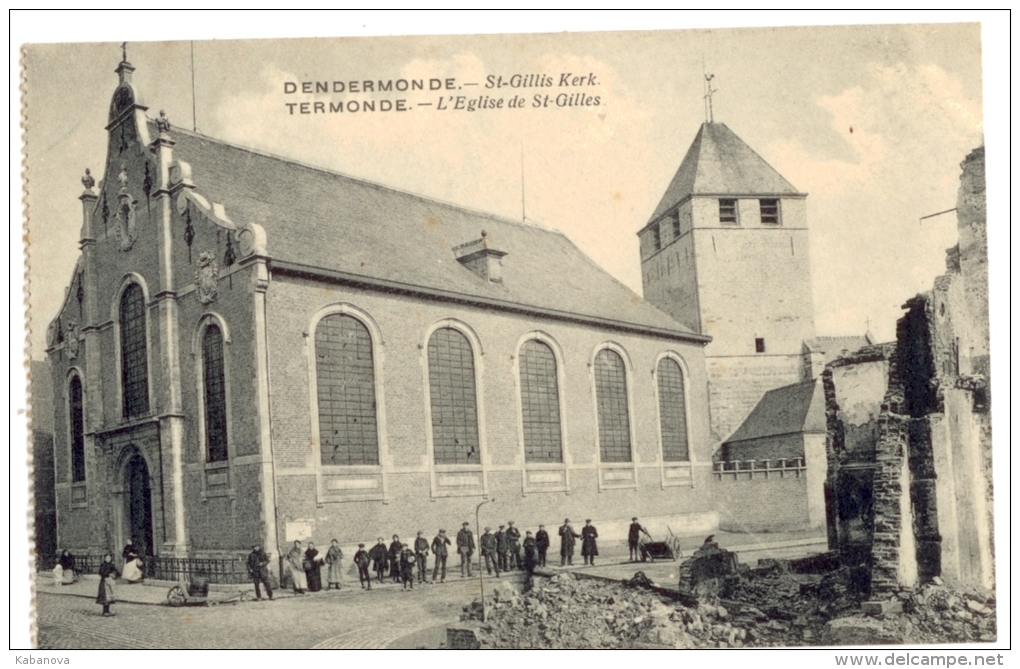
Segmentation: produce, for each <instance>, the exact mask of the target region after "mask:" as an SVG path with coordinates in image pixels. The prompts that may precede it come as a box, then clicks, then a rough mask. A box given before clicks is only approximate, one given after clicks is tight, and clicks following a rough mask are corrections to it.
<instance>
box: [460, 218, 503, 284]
mask: <svg viewBox="0 0 1020 669" xmlns="http://www.w3.org/2000/svg"><path fill="white" fill-rule="evenodd" d="M453 254H454V256H456V258H457V262H459V263H460V264H461V265H464V267H467V268H468V269H469V270H471V271H472V272H474V273H475V274H477V275H478V276H480V277H482V278H483V279H485V280H486V281H492V282H493V283H503V261H502V258H503V256H505V255H506V252H505V251H500V250H498V249H496V248H493V246H492V240H490V239H489V236H488V233H486V232H485V230H482V236H481V238H479V239H476V240H475V241H473V242H468V243H466V244H460V245H459V246H454V247H453Z"/></svg>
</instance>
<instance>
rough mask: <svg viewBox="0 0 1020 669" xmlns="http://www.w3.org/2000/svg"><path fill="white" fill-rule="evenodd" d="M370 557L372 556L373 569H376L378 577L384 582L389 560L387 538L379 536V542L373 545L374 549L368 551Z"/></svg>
mask: <svg viewBox="0 0 1020 669" xmlns="http://www.w3.org/2000/svg"><path fill="white" fill-rule="evenodd" d="M368 557H370V558H372V569H373V570H374V571H375V576H376V578H377V579H379V582H380V583H382V582H383V576H384V575H385V574H386V563H387V562H389V553H388V552H387V551H386V540H385V539H383V538H382V537H379V541H378V543H376V545H375V546H372V550H370V551H368Z"/></svg>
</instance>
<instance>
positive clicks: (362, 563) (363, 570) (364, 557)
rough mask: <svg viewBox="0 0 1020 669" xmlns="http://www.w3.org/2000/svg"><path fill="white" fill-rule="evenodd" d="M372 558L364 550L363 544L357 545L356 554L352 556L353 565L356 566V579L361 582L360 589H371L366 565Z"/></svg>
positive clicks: (370, 577) (370, 579)
mask: <svg viewBox="0 0 1020 669" xmlns="http://www.w3.org/2000/svg"><path fill="white" fill-rule="evenodd" d="M371 561H372V558H370V557H369V556H368V551H366V550H365V544H358V552H357V553H355V554H354V564H356V565H358V579H359V580H360V581H361V587H362V589H367V590H371V589H372V576H371V575H370V574H369V573H368V565H369V563H370V562H371Z"/></svg>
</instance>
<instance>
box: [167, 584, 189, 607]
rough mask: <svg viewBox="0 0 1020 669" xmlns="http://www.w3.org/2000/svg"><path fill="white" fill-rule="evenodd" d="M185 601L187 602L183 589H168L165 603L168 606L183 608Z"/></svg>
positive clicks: (176, 586) (177, 587) (177, 586)
mask: <svg viewBox="0 0 1020 669" xmlns="http://www.w3.org/2000/svg"><path fill="white" fill-rule="evenodd" d="M186 601H188V597H187V595H185V594H184V588H182V587H181V586H179V585H175V586H174V587H172V588H170V591H169V592H167V593H166V603H167V604H169V605H170V606H173V607H178V606H184V603H185V602H186Z"/></svg>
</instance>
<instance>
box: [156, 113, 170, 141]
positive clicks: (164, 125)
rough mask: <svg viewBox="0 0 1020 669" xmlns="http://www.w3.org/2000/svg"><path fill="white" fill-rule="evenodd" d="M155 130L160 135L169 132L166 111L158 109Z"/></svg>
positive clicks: (168, 120)
mask: <svg viewBox="0 0 1020 669" xmlns="http://www.w3.org/2000/svg"><path fill="white" fill-rule="evenodd" d="M156 130H157V131H158V132H159V134H160V135H166V134H167V133H169V132H170V119H168V118H167V117H166V111H164V110H162V109H160V110H159V118H157V119H156Z"/></svg>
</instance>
